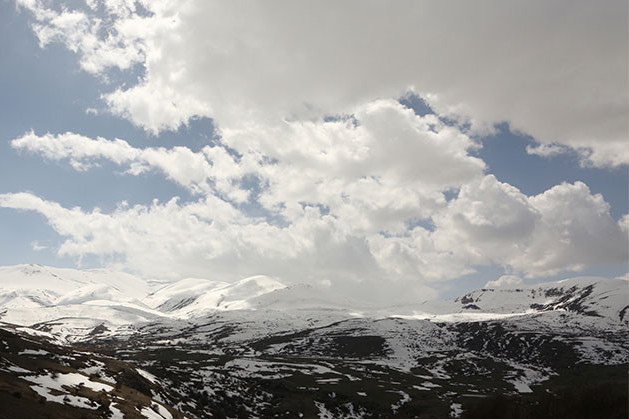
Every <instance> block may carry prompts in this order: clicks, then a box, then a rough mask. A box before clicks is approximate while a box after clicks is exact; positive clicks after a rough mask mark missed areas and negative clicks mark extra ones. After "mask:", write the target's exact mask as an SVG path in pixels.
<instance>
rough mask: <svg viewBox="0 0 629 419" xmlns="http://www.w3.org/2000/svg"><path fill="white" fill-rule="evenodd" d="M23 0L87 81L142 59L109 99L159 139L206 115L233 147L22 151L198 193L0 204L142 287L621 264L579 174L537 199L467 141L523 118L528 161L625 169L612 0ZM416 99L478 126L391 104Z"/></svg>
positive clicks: (397, 288)
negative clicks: (66, 1) (139, 278)
mask: <svg viewBox="0 0 629 419" xmlns="http://www.w3.org/2000/svg"><path fill="white" fill-rule="evenodd" d="M18 3H19V4H21V5H22V6H23V7H24V8H27V9H29V10H31V11H33V14H34V22H35V23H34V30H35V33H36V34H37V36H38V37H39V39H40V42H41V44H42V45H46V44H48V43H50V42H62V43H64V44H65V45H66V46H67V47H68V48H70V49H71V50H73V51H75V52H77V54H78V55H79V57H80V60H81V61H80V62H81V66H82V67H83V68H84V69H85V70H86V71H89V72H91V73H93V74H96V75H99V76H104V77H106V76H107V70H108V69H109V68H112V67H117V68H119V69H123V70H124V69H130V68H132V67H133V66H134V65H136V64H141V65H142V66H143V68H144V74H143V75H142V76H141V77H140V78H139V81H138V83H137V84H136V85H131V86H126V85H124V86H114V88H113V91H111V92H109V93H106V94H104V95H103V99H104V101H105V103H106V104H107V106H108V107H109V110H110V111H112V112H114V113H116V114H119V115H122V116H124V117H126V118H128V119H130V120H131V121H133V122H134V123H136V124H138V125H141V126H143V127H144V128H146V129H147V130H150V131H152V132H154V133H158V132H159V131H160V130H164V129H174V128H176V127H178V126H179V125H181V124H185V123H187V122H188V121H189V120H190V119H191V118H194V117H195V116H208V117H212V118H214V122H215V123H216V125H217V127H218V132H219V134H220V136H219V138H217V139H216V140H215V141H214V143H213V144H211V145H207V146H206V147H204V148H203V149H201V150H200V151H198V152H193V151H192V150H190V149H189V148H187V147H174V148H170V149H167V148H162V147H147V148H137V147H133V146H132V145H131V144H129V143H128V142H126V141H124V140H121V139H113V140H110V139H105V138H100V137H97V138H89V137H85V136H82V135H79V134H75V133H71V132H68V133H64V134H57V135H53V134H43V135H37V134H35V133H34V132H27V133H26V134H24V135H23V136H21V137H20V138H16V139H14V140H13V141H12V142H11V145H12V147H14V148H16V149H18V150H24V151H26V152H31V153H37V154H39V155H41V156H42V157H43V158H45V159H49V160H54V161H58V162H67V163H68V164H70V165H71V166H72V167H73V168H74V169H76V170H78V171H84V170H90V169H91V168H93V167H94V166H97V165H98V164H99V163H101V162H103V161H107V162H111V163H114V164H116V165H118V166H120V167H121V168H122V170H123V171H124V172H125V173H126V174H128V175H136V176H137V175H141V174H143V173H146V172H148V171H155V172H158V173H161V174H163V175H164V176H165V177H166V178H167V179H169V180H170V181H172V182H175V183H177V184H178V185H180V186H182V187H184V188H186V189H187V190H189V191H191V192H192V193H193V195H194V198H193V199H194V200H196V201H194V200H193V201H192V202H187V203H181V202H179V201H178V200H177V199H172V200H170V201H168V202H165V203H159V202H154V203H153V204H151V205H135V206H132V207H129V206H128V205H126V204H120V205H119V207H118V208H117V209H116V210H115V211H112V212H111V213H103V212H101V211H99V210H98V209H95V210H89V209H84V208H83V209H82V208H67V207H64V206H62V205H60V204H59V203H55V202H50V201H46V200H44V199H42V198H41V197H38V196H35V195H33V194H29V193H19V194H0V207H7V208H15V209H22V210H32V211H36V212H39V213H41V214H42V215H44V216H45V217H46V218H47V220H48V222H49V223H50V225H51V226H52V227H53V228H54V229H55V230H56V231H57V233H58V234H59V235H60V236H62V237H63V238H64V240H65V241H64V242H63V243H62V244H61V246H60V247H59V249H58V252H59V254H61V255H70V256H76V257H79V258H80V257H82V256H84V255H88V254H93V255H99V256H102V257H106V258H109V261H110V263H111V264H118V265H119V266H122V267H124V268H126V269H130V270H133V271H136V272H140V273H142V274H144V275H147V276H160V277H185V276H191V277H208V276H216V277H218V278H219V279H221V280H229V279H236V278H241V277H243V276H248V275H254V274H267V275H272V276H277V277H280V278H283V279H286V280H289V281H290V280H294V281H311V282H316V283H326V284H329V285H330V287H331V288H332V289H335V290H338V291H339V292H341V291H342V292H356V290H357V289H360V290H363V291H364V292H368V293H369V294H372V295H386V294H387V292H389V293H396V292H397V293H400V294H403V293H405V292H408V293H409V295H410V294H412V295H417V296H419V295H427V294H430V293H431V292H432V291H431V290H430V289H429V288H427V286H426V285H427V284H430V282H432V281H439V280H444V279H451V278H456V277H459V276H461V275H464V274H466V273H470V272H472V271H473V270H474V267H475V266H478V265H481V266H484V265H492V264H498V265H502V266H504V267H505V269H506V270H507V271H508V272H513V273H515V274H517V275H521V276H524V277H535V276H543V275H550V274H555V273H557V272H560V271H563V270H581V269H583V268H584V267H586V266H592V265H596V264H602V263H622V262H624V261H626V256H627V252H628V249H627V247H628V244H627V236H626V234H627V225H629V221H627V220H629V217H627V216H625V217H624V218H623V219H622V220H621V221H620V222H618V223H616V222H614V221H613V219H612V218H611V217H610V214H609V206H608V204H607V203H606V202H605V201H604V200H603V198H602V197H601V196H600V195H593V194H592V193H591V192H590V191H589V189H588V187H587V186H586V185H585V184H583V183H581V182H576V183H574V184H567V183H566V184H561V185H557V186H555V187H553V188H551V189H549V190H548V191H545V192H544V193H542V194H539V195H537V196H526V195H525V194H523V193H522V192H521V191H519V190H518V189H517V188H515V187H513V186H511V185H509V184H506V183H503V182H500V181H499V180H498V179H496V178H495V177H494V176H493V175H486V174H485V170H486V169H487V167H486V165H485V163H484V162H483V161H482V160H480V159H478V158H476V157H474V156H473V150H475V149H476V148H478V147H479V144H477V143H476V142H475V141H474V140H473V139H471V138H470V136H469V135H468V134H469V133H470V132H474V133H485V134H486V133H490V132H491V131H492V129H493V123H494V122H496V121H508V122H509V123H510V124H511V126H512V127H513V128H514V129H517V130H522V131H524V132H527V133H529V134H531V135H533V136H534V137H535V139H536V140H537V141H539V143H540V144H538V145H537V146H534V147H528V148H527V150H528V152H529V153H533V154H538V155H542V156H552V155H555V154H558V153H563V152H567V151H569V150H570V148H574V149H575V150H576V151H577V153H579V155H580V156H581V157H582V159H583V164H590V165H596V166H606V165H610V166H614V165H620V164H623V163H626V162H628V161H629V155H627V150H626V145H625V143H624V141H625V140H626V132H627V129H626V128H627V127H626V111H627V104H626V88H623V87H626V83H627V80H626V66H627V64H626V48H625V47H626V39H625V33H624V32H623V31H622V30H621V29H622V28H623V27H626V22H625V21H624V19H623V17H624V15H621V14H618V13H617V10H616V9H623V10H624V9H626V6H625V5H621V4H620V3H616V2H615V0H613V1H612V2H610V3H606V6H605V7H602V6H600V5H593V4H589V3H583V4H580V5H579V6H575V5H574V3H572V2H571V3H570V4H568V3H566V4H563V5H560V4H554V3H547V2H527V3H522V4H520V5H513V4H502V3H490V2H484V1H481V2H475V3H469V4H468V3H463V4H459V5H457V8H452V7H449V6H448V5H442V4H441V3H432V2H430V3H429V2H421V1H417V2H415V1H413V2H411V1H409V2H405V1H400V2H395V3H386V4H385V3H378V2H363V1H360V2H353V1H348V2H334V3H325V2H323V3H321V2H310V3H296V2H293V1H290V2H284V1H279V2H272V3H268V2H265V3H262V2H247V3H246V4H245V3H242V2H240V1H231V2H213V1H203V2H201V1H193V0H187V1H170V0H154V1H147V0H141V1H139V2H135V1H130V0H129V1H126V0H116V1H92V0H90V1H88V2H87V5H86V7H84V8H83V9H81V10H69V9H65V8H53V7H49V6H47V5H48V3H47V2H42V1H38V0H20V1H19V2H18ZM597 19H606V22H607V24H606V25H605V26H604V27H602V28H601V27H600V25H598V24H597V23H596V22H597ZM621 32H622V33H621ZM619 35H621V36H619ZM621 38H622V39H621ZM623 54H624V55H623ZM584 56H587V57H589V58H588V60H587V62H585V61H584V59H583V57H584ZM623 57H624V58H623ZM409 90H410V91H414V92H418V93H420V94H422V95H423V96H424V97H426V98H428V100H429V102H430V104H431V106H433V108H434V109H436V111H437V112H438V114H439V115H440V116H449V117H452V118H455V119H459V120H461V121H465V122H468V123H469V125H470V126H471V129H470V131H468V134H466V133H465V132H462V130H461V129H459V128H458V127H452V126H448V125H446V124H444V123H443V122H442V119H440V117H438V116H436V115H426V116H423V117H421V116H418V115H416V114H414V112H413V111H412V110H410V109H408V108H406V107H404V106H403V105H401V104H400V103H399V102H397V101H396V100H393V99H391V98H395V97H400V96H401V95H402V94H404V93H405V92H408V91H409ZM325 116H328V118H325ZM251 184H255V185H256V187H255V188H252V187H251ZM446 192H448V193H449V194H451V195H454V198H452V199H450V200H449V201H448V200H446V194H445V193H446ZM252 209H255V213H256V214H264V215H263V216H260V215H256V216H251V214H252V213H254V211H253V210H252ZM623 229H624V230H623ZM326 281H327V282H326ZM500 281H501V280H498V282H500ZM493 282H496V281H493ZM502 282H508V281H507V279H504V280H503V281H502ZM359 283H360V284H361V285H360V286H359V285H357V284H359ZM411 288H414V291H413V290H411V291H408V290H409V289H411ZM413 292H414V293H415V294H413Z"/></svg>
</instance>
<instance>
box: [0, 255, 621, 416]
mask: <svg viewBox="0 0 629 419" xmlns="http://www.w3.org/2000/svg"><path fill="white" fill-rule="evenodd" d="M628 310H629V281H626V280H622V279H605V278H592V277H584V278H571V279H567V280H563V281H559V282H552V283H545V284H536V285H532V286H518V288H499V287H496V288H485V289H481V290H478V291H474V292H471V293H468V294H466V295H464V296H461V297H459V298H456V299H453V300H445V301H423V302H417V303H416V304H411V305H405V306H393V307H382V306H374V305H372V304H367V303H364V302H359V301H353V300H350V299H347V298H344V297H340V296H335V295H331V294H330V293H329V291H328V290H326V289H324V288H316V287H313V286H310V285H305V284H284V283H282V282H280V281H278V280H277V279H273V278H269V277H265V276H255V277H250V278H245V279H242V280H240V281H237V282H234V283H226V282H221V281H216V280H206V279H194V278H188V279H183V280H181V281H178V282H175V283H170V284H163V283H162V284H160V283H157V282H155V281H144V280H142V279H140V278H137V277H134V276H132V275H128V274H122V273H116V272H109V271H105V270H91V271H78V270H72V269H55V268H48V267H43V266H33V265H21V266H14V267H5V268H0V325H2V327H1V328H2V329H3V330H4V332H3V333H9V334H13V335H12V336H13V337H10V338H7V339H6V340H5V342H19V344H17V343H16V345H18V346H20V347H21V346H24V345H26V346H29V345H31V346H32V345H33V344H32V343H25V342H34V341H33V339H36V340H37V341H38V342H41V343H39V344H40V345H43V346H41V347H42V348H45V349H37V348H34V347H33V348H30V346H29V348H30V349H28V351H30V352H20V350H17V349H16V350H15V354H14V355H11V356H10V357H4V358H3V357H0V398H1V397H2V391H3V390H2V388H3V387H2V380H3V377H5V378H4V379H6V380H9V381H10V380H13V382H19V383H22V384H23V385H22V384H21V385H22V387H23V388H24V392H25V393H24V394H27V395H30V394H31V393H29V391H35V392H36V393H37V392H38V391H39V393H37V394H40V393H41V394H44V390H37V389H35V387H36V386H38V387H37V388H40V387H41V388H44V389H45V388H48V389H49V390H50V391H49V390H45V392H46V394H48V395H50V394H52V395H51V396H50V399H49V400H48V399H46V397H48V396H45V397H44V399H46V400H48V401H47V402H46V403H50V404H54V403H57V404H62V405H64V406H65V405H67V404H68V403H66V402H64V401H63V400H62V399H58V398H57V399H54V397H57V396H55V395H54V394H56V393H55V391H66V392H67V391H69V393H67V394H68V400H70V401H71V400H75V399H74V398H77V397H79V398H80V397H83V398H84V397H85V395H84V393H82V392H81V391H82V390H81V391H79V392H73V391H70V390H68V388H70V387H71V388H74V386H73V385H71V386H70V387H63V385H62V384H60V383H59V382H58V380H55V379H54V378H51V377H52V376H51V375H50V373H49V372H46V373H44V374H43V375H42V373H41V372H37V371H39V370H37V368H41V367H38V366H37V365H39V364H38V363H39V362H40V361H38V359H39V358H37V357H38V356H39V355H36V351H40V350H43V351H48V352H50V351H52V352H55V353H59V354H61V353H63V351H67V350H68V349H51V347H50V346H49V345H52V344H62V345H63V346H62V347H61V348H70V347H71V346H74V347H79V346H80V348H81V350H88V351H90V352H91V353H95V354H101V356H105V357H109V358H108V359H116V360H118V361H120V362H126V363H127V364H128V365H129V368H138V369H139V370H140V371H143V372H142V374H145V375H146V377H149V378H144V377H145V375H142V374H140V377H142V378H138V376H137V374H135V375H134V377H135V378H133V379H130V378H129V377H128V376H125V375H124V374H123V375H119V376H118V375H117V374H122V373H116V368H118V367H116V365H117V364H115V363H114V364H109V363H107V362H106V364H107V366H108V368H109V369H108V370H107V371H106V372H105V371H104V370H103V372H102V374H105V375H106V376H107V377H110V378H111V380H112V381H111V382H112V383H114V384H115V383H118V386H122V387H120V388H127V387H124V386H129V385H131V388H134V389H135V390H134V391H140V392H145V393H144V394H146V397H148V398H149V399H152V400H156V401H157V404H156V405H155V406H154V407H153V408H152V409H149V410H150V412H149V410H146V406H145V405H143V404H142V403H140V404H138V406H140V405H142V406H140V407H138V408H137V409H136V410H137V411H132V410H133V409H134V408H133V406H131V407H129V406H130V405H129V404H125V403H122V402H119V404H115V403H116V402H115V400H116V397H123V396H122V395H121V394H122V393H117V391H118V390H117V389H118V387H116V390H109V391H108V392H109V394H111V395H112V397H109V396H108V398H107V400H108V402H107V403H109V405H111V406H114V410H115V409H119V410H120V409H131V410H130V411H129V412H127V413H129V415H130V416H129V417H135V416H133V415H136V416H137V417H153V416H150V415H160V414H162V416H159V417H170V416H168V415H171V416H172V417H184V416H186V417H200V418H202V417H254V416H255V417H299V416H300V414H301V415H303V417H348V418H349V417H402V418H407V417H420V416H422V415H427V416H429V417H437V418H439V417H450V416H451V415H458V414H460V413H461V412H464V413H465V414H466V415H468V417H475V416H474V415H473V412H474V411H482V409H483V408H484V407H483V406H484V405H483V403H489V400H490V398H491V397H492V395H494V394H500V395H504V396H505V397H512V398H514V399H513V400H514V403H515V405H517V403H523V400H529V399H530V400H529V401H530V402H531V403H534V404H535V405H536V406H544V403H546V402H547V400H546V399H547V397H550V396H548V395H549V394H551V395H553V396H552V397H564V396H563V394H564V393H563V392H565V391H566V387H565V382H566V381H574V382H587V383H588V385H592V383H594V384H595V385H597V386H599V385H600V386H603V385H604V384H605V383H613V384H614V386H616V387H615V388H620V389H622V388H623V386H625V388H626V386H627V376H626V368H627V366H628V365H629V327H628V326H629V318H628V317H629V313H627V312H628ZM20 339H25V340H24V341H22V340H20ZM7 345H9V344H8V343H7ZM9 346H11V345H9ZM9 349H11V348H9ZM9 349H7V350H9ZM11 350H12V349H11ZM37 353H40V352H37ZM20 354H22V355H20ZM72 356H75V355H72ZM78 356H79V355H76V356H75V357H78ZM81 356H83V355H81ZM59 357H60V358H59V362H60V364H59V366H56V367H54V368H58V370H59V371H60V373H61V374H67V373H70V371H68V370H65V369H64V368H66V367H64V366H63V365H62V364H63V362H62V361H63V356H62V355H59ZM8 362H9V363H8ZM94 362H96V361H94ZM98 362H103V361H98ZM90 365H91V364H90ZM94 365H96V364H94ZM98 365H101V364H98ZM47 368H53V367H47ZM99 368H100V367H99ZM125 368H126V367H125ZM45 371H51V370H46V369H45ZM77 371H78V372H72V374H85V373H82V372H81V370H77ZM3 374H5V375H4V376H3ZM46 374H48V375H46ZM125 374H126V373H125ZM147 374H148V375H147ZM64 377H65V376H64ZM72 377H74V378H76V379H77V380H78V379H80V380H83V381H85V380H86V378H84V377H83V378H82V377H81V376H72ZM125 377H126V378H125ZM16 380H17V381H16ZM80 380H79V381H80ZM75 381H76V380H75ZM97 381H98V380H97ZM101 381H102V380H101ZM101 381H98V382H101ZM77 382H78V381H77ZM33 383H35V384H33ZM88 384H89V385H90V386H95V385H98V384H91V383H88ZM46 386H48V387H46ZM83 386H85V383H84V384H83ZM28 388H31V390H28ZM58 388H62V390H58ZM597 388H598V387H597ZM53 390H54V391H53ZM77 391H78V390H77ZM606 391H608V390H606ZM612 392H613V391H612ZM90 394H91V393H90ZM113 394H116V396H115V397H114V396H113ZM592 394H594V393H592ZM614 394H615V393H614ZM625 395H626V394H625ZM28 397H30V396H28ZM28 397H25V399H28ZM73 397H74V398H73ZM584 397H585V396H584ZM527 398H528V399H527ZM586 398H587V397H586ZM53 399H54V400H53ZM55 400H56V401H55ZM59 400H61V401H59ZM77 400H78V399H77ZM81 400H82V399H81ZM98 400H101V399H98ZM98 400H96V399H94V398H92V401H93V402H94V403H101V401H98ZM102 400H105V399H102ZM147 400H148V399H147ZM82 403H86V402H85V401H82ZM102 403H105V402H104V401H102ZM143 403H144V402H143ZM70 404H71V403H70ZM102 406H105V405H104V404H103V405H102ZM115 406H118V407H115ZM149 406H150V404H149ZM160 406H162V407H160ZM163 406H166V407H167V409H166V408H165V407H163ZM73 408H76V409H79V410H81V409H83V410H81V412H82V414H86V412H87V411H85V409H88V410H89V408H88V407H86V406H84V405H81V406H74V407H73ZM103 409H104V408H103ZM143 409H144V410H143ZM475 409H476V410H475ZM478 409H481V410H478ZM0 410H1V409H0ZM114 410H112V409H110V410H107V411H108V412H109V411H114ZM159 412H161V413H159ZM165 412H167V413H165ZM87 413H89V412H87ZM622 413H623V414H624V411H622ZM177 415H180V416H177ZM470 415H471V416H470ZM540 416H541V414H540ZM87 417H90V416H89V415H87ZM154 417H158V416H154ZM476 417H483V416H482V415H481V416H476ZM610 417H612V416H610Z"/></svg>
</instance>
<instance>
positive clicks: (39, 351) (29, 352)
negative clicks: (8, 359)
mask: <svg viewBox="0 0 629 419" xmlns="http://www.w3.org/2000/svg"><path fill="white" fill-rule="evenodd" d="M49 353H50V352H48V351H44V350H43V349H37V350H34V349H24V350H23V351H21V352H18V355H48V354H49Z"/></svg>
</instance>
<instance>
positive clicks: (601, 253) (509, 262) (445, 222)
mask: <svg viewBox="0 0 629 419" xmlns="http://www.w3.org/2000/svg"><path fill="white" fill-rule="evenodd" d="M622 223H623V222H622V220H621V221H620V222H619V223H616V222H615V221H614V220H613V219H612V218H611V216H610V214H609V205H608V204H607V203H606V202H605V200H604V199H603V197H602V196H601V195H600V194H595V195H592V194H591V192H590V190H589V188H588V187H587V185H585V184H584V183H582V182H575V183H574V184H569V183H562V184H560V185H557V186H554V187H552V188H551V189H549V190H547V191H545V192H543V193H541V194H539V195H536V196H531V197H527V196H526V195H524V194H522V193H521V192H520V191H519V190H517V189H516V188H514V187H513V186H511V185H508V184H505V183H501V182H499V181H498V180H496V178H495V177H494V176H492V175H488V176H486V177H485V178H483V179H482V180H480V181H476V182H471V183H470V184H468V185H465V186H463V188H462V189H461V192H460V193H459V196H458V197H457V199H455V200H453V201H451V202H450V203H449V205H448V209H447V210H446V211H444V212H442V213H440V214H437V215H436V216H435V224H436V227H437V229H436V231H435V243H436V244H437V248H438V249H440V250H442V251H447V250H450V251H452V252H454V254H455V255H458V256H459V257H460V258H462V259H464V260H466V261H468V263H469V264H472V265H488V264H491V263H496V264H500V265H504V266H506V267H509V269H511V270H515V271H517V272H520V273H522V274H524V275H526V276H527V277H535V276H544V275H553V274H557V273H559V272H561V271H565V270H574V271H579V270H582V269H584V268H585V267H586V266H594V265H598V264H604V263H623V262H625V261H626V258H627V254H629V243H628V240H627V236H626V234H625V233H624V232H623V231H622Z"/></svg>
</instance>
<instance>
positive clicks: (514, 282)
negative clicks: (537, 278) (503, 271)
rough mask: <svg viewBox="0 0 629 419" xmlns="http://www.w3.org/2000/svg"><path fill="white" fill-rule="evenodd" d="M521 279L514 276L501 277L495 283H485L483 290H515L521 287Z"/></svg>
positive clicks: (522, 282)
mask: <svg viewBox="0 0 629 419" xmlns="http://www.w3.org/2000/svg"><path fill="white" fill-rule="evenodd" d="M523 284H524V281H522V278H520V277H519V276H515V275H502V276H501V277H500V278H498V279H496V280H495V281H487V283H486V284H485V288H517V287H518V286H520V285H523Z"/></svg>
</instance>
